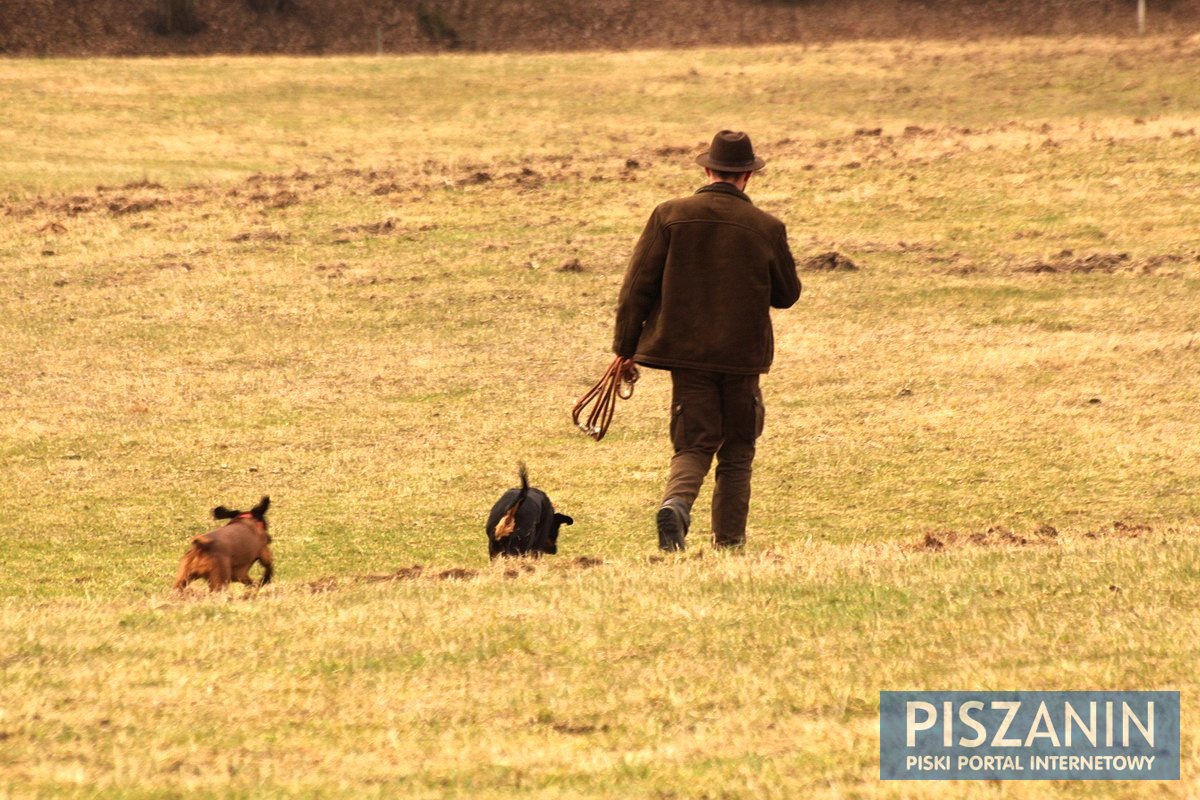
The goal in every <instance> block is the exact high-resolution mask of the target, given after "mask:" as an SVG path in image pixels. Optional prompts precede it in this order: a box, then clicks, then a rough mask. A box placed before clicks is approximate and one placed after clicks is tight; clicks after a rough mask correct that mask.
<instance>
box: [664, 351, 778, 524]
mask: <svg viewBox="0 0 1200 800" xmlns="http://www.w3.org/2000/svg"><path fill="white" fill-rule="evenodd" d="M762 429H763V402H762V392H761V391H759V388H758V375H731V374H727V373H721V372H705V371H700V370H687V369H673V370H671V444H672V445H674V447H675V455H674V457H673V458H672V459H671V472H670V476H669V477H668V478H667V491H666V496H665V497H664V498H663V499H664V500H669V499H672V498H674V499H675V500H677V501H679V502H681V503H682V504H683V505H684V506H685V507H686V508H687V509H688V511H689V513H690V511H691V508H692V504H693V503H694V502H695V501H696V495H698V494H699V493H700V485H701V484H702V483H703V482H704V477H705V476H706V475H707V474H708V470H709V468H710V467H711V466H712V460H713V456H714V455H715V456H716V457H717V479H716V485H715V486H714V488H713V501H712V529H713V540H714V542H715V544H717V545H718V546H725V547H734V546H737V545H741V544H744V543H745V541H746V517H747V515H748V514H749V513H750V470H751V465H752V464H753V463H754V443H755V440H756V439H757V438H758V437H759V435H760V434H761V433H762Z"/></svg>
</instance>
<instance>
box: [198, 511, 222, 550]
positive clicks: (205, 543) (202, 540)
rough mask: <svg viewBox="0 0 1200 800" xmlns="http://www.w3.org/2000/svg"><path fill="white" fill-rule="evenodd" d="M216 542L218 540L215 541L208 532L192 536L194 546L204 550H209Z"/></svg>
mask: <svg viewBox="0 0 1200 800" xmlns="http://www.w3.org/2000/svg"><path fill="white" fill-rule="evenodd" d="M218 519H220V517H218ZM215 543H216V542H214V541H213V538H212V537H211V536H209V535H208V534H207V533H202V534H200V535H199V536H196V537H193V538H192V547H193V548H195V549H196V550H201V551H203V552H208V550H209V549H211V548H212V546H213V545H214V544H215Z"/></svg>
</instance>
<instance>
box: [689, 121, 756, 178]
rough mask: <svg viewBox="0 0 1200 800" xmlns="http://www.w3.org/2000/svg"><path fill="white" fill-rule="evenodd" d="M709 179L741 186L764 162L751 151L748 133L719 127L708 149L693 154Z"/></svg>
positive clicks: (752, 149)
mask: <svg viewBox="0 0 1200 800" xmlns="http://www.w3.org/2000/svg"><path fill="white" fill-rule="evenodd" d="M696 163H697V164H699V165H700V166H702V167H704V174H705V175H707V176H708V179H709V181H710V182H712V183H716V182H718V181H724V182H726V183H732V184H733V185H735V186H737V187H738V188H739V189H743V188H745V186H746V183H747V182H748V181H749V180H750V176H751V175H752V174H753V173H755V172H757V171H758V170H760V169H762V168H763V167H764V166H766V164H767V162H766V161H763V160H762V159H761V158H759V157H758V156H756V155H754V145H752V144H751V143H750V137H749V136H747V135H746V134H745V133H744V132H742V131H719V132H718V133H717V135H716V136H714V137H713V140H712V145H710V146H709V148H708V150H707V151H705V152H703V153H701V154H700V155H698V156H696Z"/></svg>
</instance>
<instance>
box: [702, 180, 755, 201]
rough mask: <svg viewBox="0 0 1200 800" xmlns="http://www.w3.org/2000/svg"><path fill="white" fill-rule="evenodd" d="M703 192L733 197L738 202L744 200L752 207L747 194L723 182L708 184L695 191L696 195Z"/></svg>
mask: <svg viewBox="0 0 1200 800" xmlns="http://www.w3.org/2000/svg"><path fill="white" fill-rule="evenodd" d="M704 192H716V193H717V194H729V195H733V196H734V197H736V198H738V199H739V200H745V201H746V202H747V203H750V205H754V202H753V201H752V200H751V199H750V196H749V195H748V194H746V193H745V192H743V191H742V190H741V189H739V188H737V187H736V186H734V185H733V184H732V183H726V182H725V181H717V182H716V183H710V184H708V185H707V186H703V187H701V188H700V189H698V190H697V191H696V194H703V193H704Z"/></svg>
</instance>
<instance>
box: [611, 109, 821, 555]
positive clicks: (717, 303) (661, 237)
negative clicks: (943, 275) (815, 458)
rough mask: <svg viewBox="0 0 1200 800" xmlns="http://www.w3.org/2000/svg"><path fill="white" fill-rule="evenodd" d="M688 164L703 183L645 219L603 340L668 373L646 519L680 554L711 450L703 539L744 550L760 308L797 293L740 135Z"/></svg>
mask: <svg viewBox="0 0 1200 800" xmlns="http://www.w3.org/2000/svg"><path fill="white" fill-rule="evenodd" d="M696 162H697V163H699V164H700V165H701V166H702V167H704V173H705V175H706V176H707V178H708V184H707V185H706V186H704V187H703V188H701V189H700V190H699V191H698V192H696V193H695V194H693V195H690V196H688V197H682V198H678V199H675V200H668V201H667V202H665V203H663V204H661V205H660V206H658V208H656V209H654V213H653V214H651V215H650V221H649V222H647V223H646V228H645V230H643V231H642V235H641V238H640V239H639V240H638V243H637V246H636V247H635V248H634V251H633V256H632V258H631V259H630V262H629V269H628V271H627V272H626V274H625V282H624V284H623V285H622V287H621V294H620V298H619V300H618V304H617V322H616V335H615V337H614V339H613V351H614V352H615V353H616V354H617V355H618V356H621V357H622V358H631V359H633V360H634V361H636V362H637V363H639V364H644V365H645V366H648V367H655V368H659V369H667V370H670V371H671V428H670V430H671V443H672V445H673V446H674V448H675V455H674V457H673V458H672V459H671V470H670V475H669V477H668V479H667V489H666V493H665V496H664V498H663V503H662V506H661V507H660V508H659V510H658V514H657V518H656V523H657V527H658V546H659V547H660V548H662V549H663V550H683V549H684V547H685V537H686V536H687V532H688V527H689V525H690V523H691V510H692V504H693V503H694V502H695V500H696V495H697V494H699V492H700V485H701V483H703V481H704V477H705V476H706V475H707V474H708V471H709V468H710V467H711V466H712V460H713V456H714V455H715V456H716V458H717V471H716V486H715V487H714V489H713V503H712V530H713V543H714V545H715V546H716V547H719V548H721V547H740V546H741V545H743V544H745V541H746V516H747V514H748V513H749V510H750V470H751V464H752V463H753V461H754V445H755V440H756V439H757V438H758V436H759V434H761V433H762V426H763V402H762V394H761V392H760V391H759V387H758V378H759V375H761V374H762V373H764V372H766V371H767V370H768V369H769V368H770V366H771V360H772V358H773V357H774V349H775V347H774V336H773V334H772V330H771V308H789V307H790V306H791V305H793V304H794V303H795V302H796V301H797V300H798V299H799V298H800V280H799V278H798V277H797V276H796V263H795V261H794V260H793V259H792V254H791V251H790V250H789V249H788V243H787V231H786V229H785V228H784V225H783V223H782V222H780V221H779V220H778V219H776V218H775V217H773V216H771V215H770V214H768V213H766V212H765V211H761V210H759V209H758V208H756V207H755V206H754V204H753V203H751V202H750V198H749V197H747V196H746V194H745V188H746V184H747V183H748V182H749V181H750V178H751V177H752V176H753V174H754V173H755V172H757V171H758V170H760V169H762V168H763V166H764V165H765V163H766V162H764V161H763V160H762V159H761V158H759V157H757V156H756V155H755V154H754V148H753V146H752V145H751V142H750V137H749V136H747V135H746V134H745V133H742V132H740V131H721V132H720V133H718V134H717V135H716V136H715V137H713V140H712V146H711V147H710V148H709V150H708V151H707V152H706V153H703V154H702V155H700V156H698V157H697V158H696Z"/></svg>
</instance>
